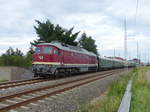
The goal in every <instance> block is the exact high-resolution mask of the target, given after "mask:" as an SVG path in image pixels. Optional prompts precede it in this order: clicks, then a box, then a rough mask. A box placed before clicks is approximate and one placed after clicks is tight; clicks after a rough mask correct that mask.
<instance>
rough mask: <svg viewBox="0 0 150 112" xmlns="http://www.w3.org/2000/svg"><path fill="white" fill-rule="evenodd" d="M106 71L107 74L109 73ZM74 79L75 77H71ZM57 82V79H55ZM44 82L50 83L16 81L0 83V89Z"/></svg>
mask: <svg viewBox="0 0 150 112" xmlns="http://www.w3.org/2000/svg"><path fill="white" fill-rule="evenodd" d="M111 71H113V70H111ZM111 71H108V72H111ZM73 77H76V76H73ZM57 80H59V79H57ZM45 81H50V79H39V78H35V79H29V80H18V81H11V82H4V83H0V89H7V88H13V87H18V86H22V85H29V84H34V83H39V82H45Z"/></svg>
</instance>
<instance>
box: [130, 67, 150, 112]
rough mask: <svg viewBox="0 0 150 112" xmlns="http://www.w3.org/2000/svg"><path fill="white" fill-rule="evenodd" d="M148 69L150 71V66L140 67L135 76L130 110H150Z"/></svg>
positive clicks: (133, 111) (143, 111) (147, 111)
mask: <svg viewBox="0 0 150 112" xmlns="http://www.w3.org/2000/svg"><path fill="white" fill-rule="evenodd" d="M147 71H150V68H141V69H138V70H137V71H136V75H135V76H134V78H133V84H132V99H131V108H130V112H150V83H149V82H148V81H147V76H146V72H147Z"/></svg>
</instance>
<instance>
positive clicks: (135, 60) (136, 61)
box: [130, 58, 141, 64]
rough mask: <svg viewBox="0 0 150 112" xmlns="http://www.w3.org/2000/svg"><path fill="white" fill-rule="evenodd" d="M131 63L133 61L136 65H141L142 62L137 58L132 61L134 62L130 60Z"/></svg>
mask: <svg viewBox="0 0 150 112" xmlns="http://www.w3.org/2000/svg"><path fill="white" fill-rule="evenodd" d="M130 61H133V62H135V63H139V64H140V63H141V60H140V59H137V58H134V59H132V60H130Z"/></svg>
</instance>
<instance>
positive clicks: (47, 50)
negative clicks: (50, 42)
mask: <svg viewBox="0 0 150 112" xmlns="http://www.w3.org/2000/svg"><path fill="white" fill-rule="evenodd" d="M51 52H52V48H51V47H44V54H51Z"/></svg>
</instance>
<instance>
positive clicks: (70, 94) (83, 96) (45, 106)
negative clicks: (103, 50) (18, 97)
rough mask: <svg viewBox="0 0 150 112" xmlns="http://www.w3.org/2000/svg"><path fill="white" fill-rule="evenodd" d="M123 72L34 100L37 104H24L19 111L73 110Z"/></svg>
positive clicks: (59, 111)
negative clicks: (24, 106)
mask: <svg viewBox="0 0 150 112" xmlns="http://www.w3.org/2000/svg"><path fill="white" fill-rule="evenodd" d="M123 74H125V72H122V73H118V74H115V75H112V76H109V77H106V78H104V79H100V80H97V81H95V82H92V83H89V84H86V85H83V86H80V87H77V88H74V89H72V90H70V91H67V92H65V93H62V94H59V95H55V96H51V97H48V98H47V99H43V100H42V101H39V102H35V104H37V105H31V104H28V105H26V107H28V108H26V109H23V108H19V109H16V110H17V111H19V112H20V111H21V112H75V111H77V110H79V108H80V106H81V105H82V104H84V103H87V102H89V101H91V100H93V99H94V98H96V97H99V96H100V95H101V94H102V93H104V92H105V90H106V89H107V88H108V87H109V86H110V85H111V83H112V82H113V81H114V80H117V79H118V78H119V77H120V76H121V75H123Z"/></svg>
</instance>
